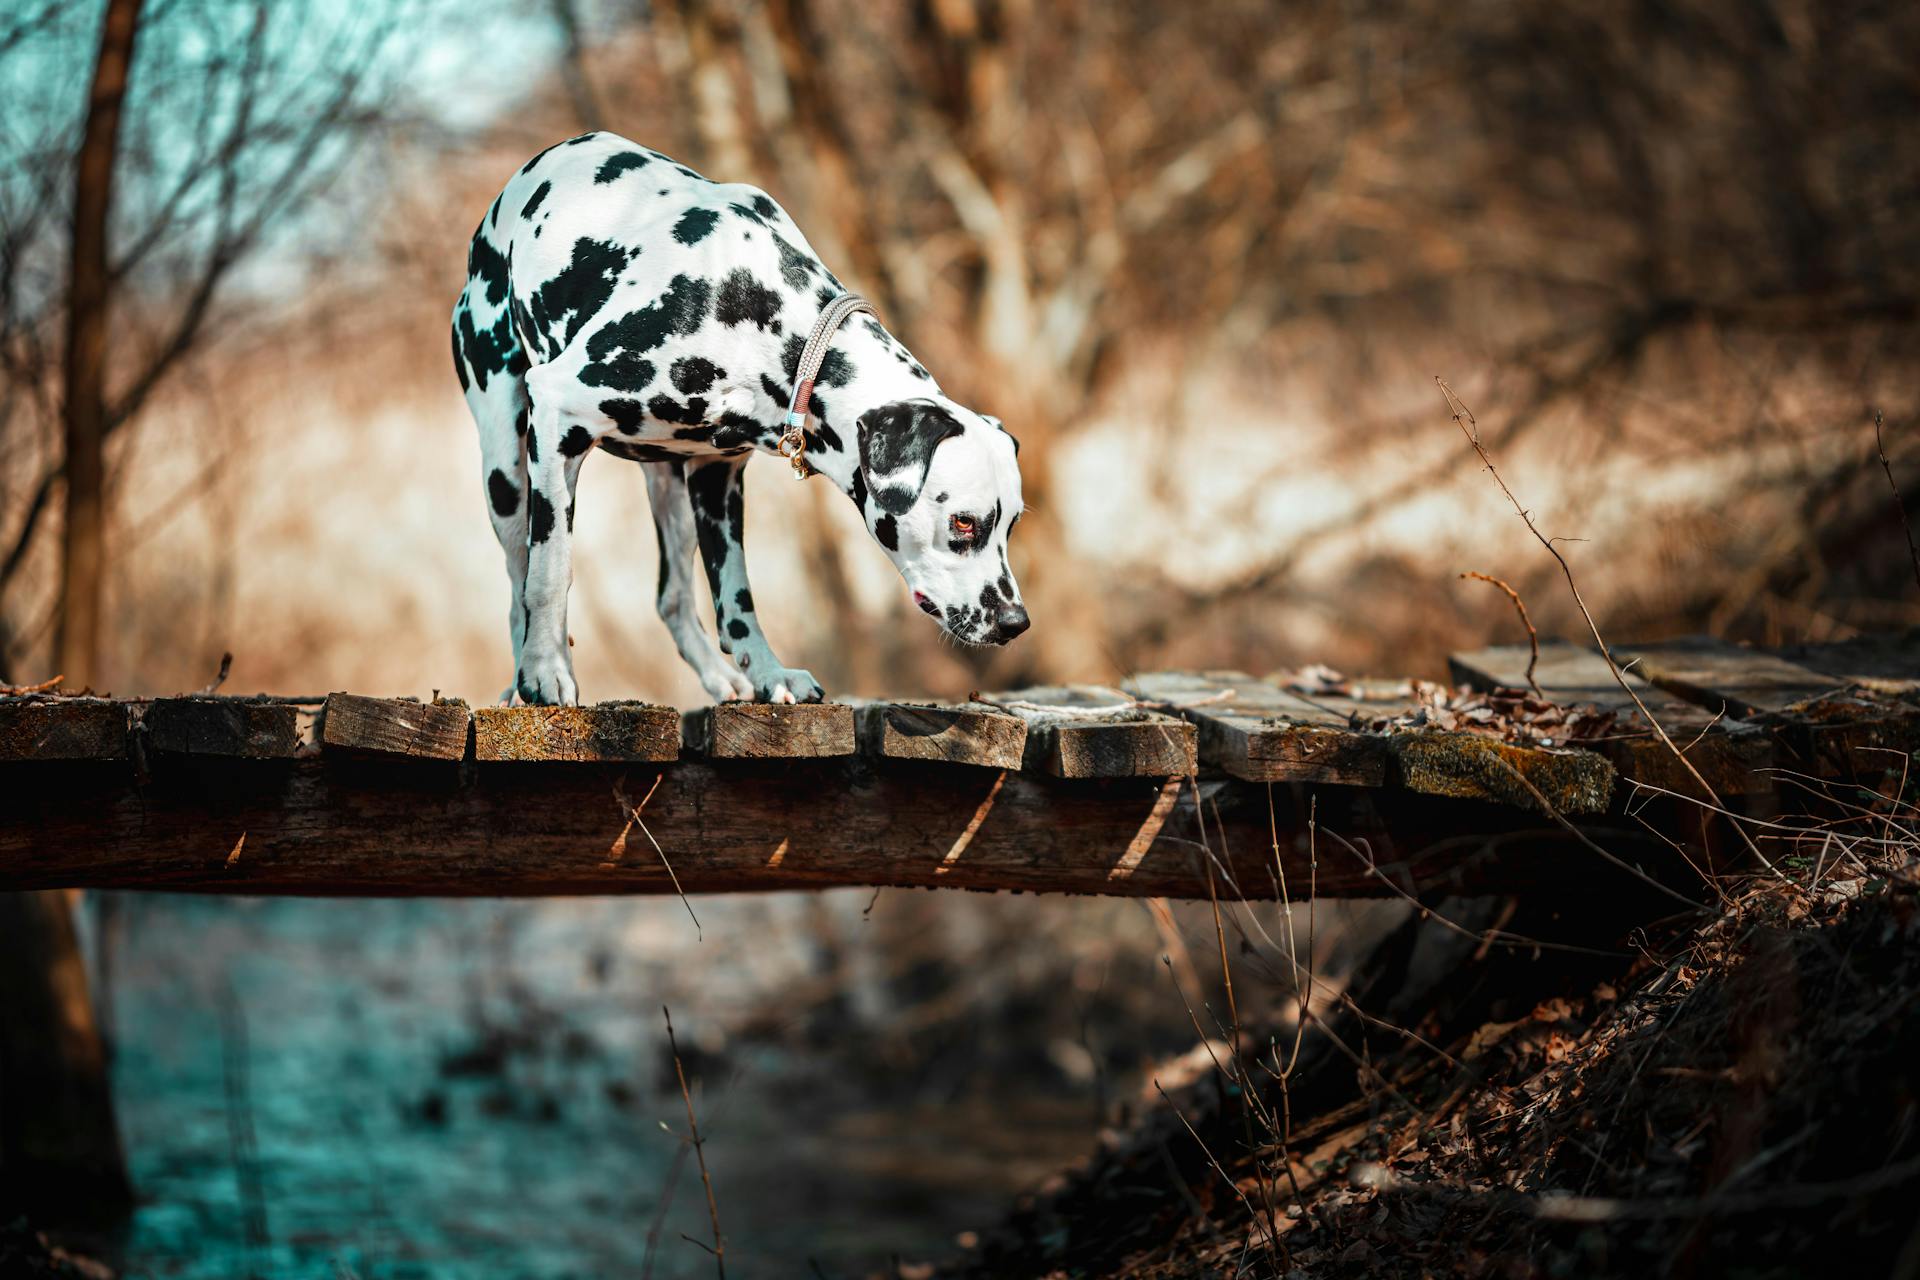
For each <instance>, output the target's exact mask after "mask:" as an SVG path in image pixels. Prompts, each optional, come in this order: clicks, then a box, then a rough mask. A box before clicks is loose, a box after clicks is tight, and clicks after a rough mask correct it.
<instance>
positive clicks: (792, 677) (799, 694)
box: [753, 667, 827, 703]
mask: <svg viewBox="0 0 1920 1280" xmlns="http://www.w3.org/2000/svg"><path fill="white" fill-rule="evenodd" d="M826 696H827V691H826V690H825V689H822V688H821V687H820V682H819V681H818V680H815V679H814V678H813V673H812V672H810V671H796V670H794V669H793V668H791V667H774V668H772V669H771V670H768V671H763V672H756V673H755V679H754V683H753V698H754V701H755V702H787V703H791V702H823V701H825V700H826Z"/></svg>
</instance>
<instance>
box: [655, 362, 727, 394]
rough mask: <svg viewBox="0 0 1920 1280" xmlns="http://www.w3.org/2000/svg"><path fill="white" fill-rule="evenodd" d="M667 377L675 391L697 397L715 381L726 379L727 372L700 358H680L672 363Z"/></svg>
mask: <svg viewBox="0 0 1920 1280" xmlns="http://www.w3.org/2000/svg"><path fill="white" fill-rule="evenodd" d="M667 376H668V377H669V378H671V379H672V380H673V385H674V387H675V389H677V390H679V391H680V392H682V393H684V394H686V395H697V394H699V393H700V392H702V391H705V390H707V389H708V388H710V387H712V386H713V384H714V382H715V381H716V380H717V379H720V378H724V377H726V376H727V371H726V370H725V369H722V368H721V367H720V366H719V365H717V364H715V363H714V362H713V361H711V360H707V359H703V358H702V357H700V356H682V357H681V358H680V359H678V360H675V361H674V362H673V368H672V369H671V370H670V371H669V372H668V374H667Z"/></svg>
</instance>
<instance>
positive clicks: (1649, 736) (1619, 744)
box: [1447, 640, 1773, 799]
mask: <svg viewBox="0 0 1920 1280" xmlns="http://www.w3.org/2000/svg"><path fill="white" fill-rule="evenodd" d="M1528 654H1529V650H1528V649H1527V647H1526V646H1524V645H1501V646H1498V647H1496V648H1491V649H1480V650H1476V651H1475V652H1472V653H1457V654H1454V655H1453V656H1452V657H1450V658H1448V659H1447V665H1448V666H1449V667H1450V668H1451V669H1452V672H1453V678H1454V679H1455V680H1456V681H1459V682H1460V683H1462V684H1468V685H1471V686H1473V687H1474V688H1476V689H1495V688H1500V689H1524V688H1526V685H1527V658H1528ZM1624 678H1625V680H1626V682H1627V684H1628V685H1629V686H1630V687H1631V688H1632V689H1633V691H1634V692H1635V693H1636V694H1638V695H1639V697H1640V701H1641V702H1642V703H1644V704H1645V706H1646V708H1647V710H1648V711H1649V712H1651V713H1652V714H1653V716H1654V718H1655V719H1657V720H1658V721H1659V722H1660V725H1661V727H1662V728H1664V729H1665V730H1666V731H1667V735H1668V736H1669V737H1670V738H1671V739H1672V740H1673V743H1674V745H1675V746H1677V747H1679V748H1681V749H1682V750H1683V751H1684V753H1685V754H1686V758H1687V761H1688V763H1690V764H1692V766H1693V767H1694V768H1695V769H1696V770H1698V771H1699V772H1700V774H1701V776H1702V777H1704V778H1705V779H1706V780H1707V783H1708V785H1710V786H1711V787H1712V788H1713V789H1714V792H1715V793H1716V794H1717V795H1720V796H1749V795H1765V794H1767V793H1769V792H1771V791H1772V790H1773V777H1772V775H1771V774H1769V773H1767V772H1766V770H1767V768H1768V767H1769V766H1770V765H1771V764H1772V763H1773V739H1772V737H1771V736H1770V735H1768V734H1766V733H1764V732H1761V731H1760V730H1757V729H1750V728H1745V727H1736V728H1731V729H1730V728H1729V727H1728V726H1727V724H1726V721H1725V720H1724V719H1717V718H1716V717H1715V716H1714V714H1713V713H1712V712H1709V711H1708V710H1706V709H1705V708H1704V707H1700V706H1697V705H1695V704H1694V703H1691V702H1688V701H1686V700H1685V699H1683V698H1680V697H1678V696H1677V695H1675V694H1672V693H1668V692H1667V691H1666V690H1665V689H1661V688H1659V687H1657V686H1655V685H1651V684H1648V683H1647V682H1646V681H1645V680H1642V679H1640V678H1639V677H1638V676H1636V675H1634V674H1633V673H1632V672H1627V673H1626V674H1625V677H1624ZM1534 679H1535V680H1536V681H1537V682H1538V683H1539V685H1540V689H1541V692H1543V693H1545V694H1546V695H1547V697H1548V699H1550V700H1551V701H1553V702H1555V703H1557V704H1559V705H1561V706H1585V705H1591V706H1594V707H1597V708H1598V709H1600V710H1601V711H1610V712H1612V713H1614V714H1615V715H1616V716H1618V717H1619V719H1618V722H1617V724H1616V726H1615V728H1614V730H1613V731H1612V732H1610V733H1609V734H1607V735H1606V736H1605V737H1604V738H1603V739H1602V740H1600V741H1594V742H1581V743H1579V744H1577V745H1579V746H1582V747H1586V748H1587V749H1589V750H1593V751H1598V752H1599V753H1600V754H1602V755H1604V756H1606V757H1607V758H1608V759H1609V760H1611V761H1613V764H1614V767H1615V768H1616V769H1618V770H1619V771H1620V774H1621V776H1622V777H1625V778H1627V779H1629V780H1631V781H1634V782H1640V783H1645V784H1646V785H1648V786H1654V787H1660V788H1662V789H1664V790H1668V791H1678V792H1680V793H1681V794H1682V795H1689V796H1694V797H1696V798H1701V799H1704V798H1705V797H1703V796H1701V795H1700V784H1699V783H1698V782H1696V781H1695V780H1694V778H1693V776H1692V774H1690V773H1689V772H1688V771H1687V768H1686V766H1685V765H1683V764H1682V763H1681V762H1680V761H1679V760H1677V759H1675V758H1674V754H1673V752H1672V751H1671V750H1669V749H1668V747H1667V745H1666V744H1665V743H1663V742H1661V741H1660V739H1659V738H1658V737H1656V736H1655V734H1654V732H1653V729H1652V728H1651V727H1650V726H1649V725H1648V724H1647V721H1646V718H1645V717H1644V716H1642V715H1641V714H1640V712H1639V710H1638V709H1637V708H1636V707H1635V706H1634V703H1633V699H1632V698H1630V697H1628V696H1627V694H1626V693H1625V691H1623V690H1622V689H1621V688H1620V684H1619V682H1618V681H1616V680H1615V679H1614V678H1613V675H1612V670H1611V668H1609V667H1608V665H1607V660H1606V659H1605V658H1603V657H1601V656H1600V655H1599V654H1598V653H1596V652H1594V651H1593V650H1591V649H1585V648H1582V647H1580V646H1579V645H1574V644H1567V643H1565V642H1564V641H1558V640H1550V641H1547V642H1545V643H1543V644H1542V645H1541V646H1540V662H1539V666H1538V667H1537V668H1536V669H1535V672H1534Z"/></svg>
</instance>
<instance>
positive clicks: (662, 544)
mask: <svg viewBox="0 0 1920 1280" xmlns="http://www.w3.org/2000/svg"><path fill="white" fill-rule="evenodd" d="M653 547H654V551H655V552H656V553H657V554H658V559H659V565H660V572H659V575H658V576H657V578H656V579H655V581H654V585H653V598H654V599H655V600H664V599H666V596H667V575H668V574H669V573H670V572H671V571H672V568H673V566H672V563H671V562H670V561H669V560H668V559H667V535H666V533H665V532H664V531H662V530H661V528H660V522H659V521H658V520H655V521H654V522H653Z"/></svg>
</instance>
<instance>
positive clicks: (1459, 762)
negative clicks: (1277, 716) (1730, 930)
mask: <svg viewBox="0 0 1920 1280" xmlns="http://www.w3.org/2000/svg"><path fill="white" fill-rule="evenodd" d="M1270 679H1271V680H1272V681H1273V682H1278V681H1279V680H1281V679H1284V677H1272V678H1270ZM1350 683H1351V684H1352V685H1353V686H1354V688H1355V694H1354V695H1351V696H1349V695H1341V694H1321V693H1313V694H1305V693H1299V694H1295V695H1294V696H1295V697H1299V698H1301V699H1303V700H1306V701H1309V702H1311V703H1312V704H1313V705H1314V706H1317V707H1319V708H1320V709H1321V710H1322V711H1323V712H1325V713H1327V714H1329V715H1332V716H1335V717H1339V718H1342V719H1345V720H1346V721H1347V722H1348V723H1350V724H1353V725H1356V726H1359V725H1366V724H1371V723H1373V722H1375V721H1380V720H1393V719H1396V718H1399V717H1402V716H1409V717H1410V716H1411V715H1413V714H1414V713H1416V712H1418V711H1419V710H1420V703H1419V702H1418V700H1417V699H1415V698H1414V697H1413V696H1411V694H1403V693H1401V692H1400V689H1401V688H1402V687H1404V682H1401V681H1380V680H1358V681H1352V682H1350ZM1362 695H1364V696H1362ZM1355 732H1360V730H1359V729H1357V728H1356V730H1355ZM1369 736H1372V737H1376V738H1378V739H1379V741H1380V742H1381V746H1382V748H1383V749H1384V750H1385V751H1386V753H1387V756H1388V758H1389V759H1390V760H1391V762H1392V765H1391V767H1390V768H1389V770H1388V773H1387V778H1388V781H1389V782H1391V783H1394V784H1397V785H1399V786H1402V787H1405V788H1407V789H1408V790H1409V791H1417V792H1420V793H1421V794H1423V795H1432V796H1451V797H1453V798H1455V799H1461V800H1492V801H1495V802H1497V803H1500V804H1508V805H1514V806H1516V807H1518V808H1522V809H1529V810H1538V809H1539V801H1538V800H1537V799H1536V798H1535V796H1534V792H1535V791H1538V792H1539V793H1540V795H1541V796H1542V797H1544V798H1545V800H1546V802H1547V803H1548V804H1549V805H1551V806H1552V807H1553V809H1554V810H1555V811H1556V812H1558V813H1563V814H1567V813H1599V812H1601V811H1603V810H1604V809H1605V808H1606V807H1607V805H1608V803H1609V801H1610V797H1611V795H1612V792H1613V781H1614V769H1613V765H1612V764H1611V763H1609V762H1608V761H1607V760H1606V758H1605V757H1603V756H1599V755H1596V754H1594V753H1593V752H1591V751H1585V750H1580V749H1572V750H1545V749H1542V748H1539V747H1535V746H1531V745H1527V746H1522V745H1519V744H1516V743H1511V742H1505V741H1502V740H1501V739H1499V738H1495V737H1492V736H1489V735H1487V734H1480V733H1468V732H1464V731H1454V730H1446V729H1438V728H1423V727H1420V726H1418V725H1408V726H1404V727H1402V726H1395V727H1392V728H1389V729H1385V730H1381V731H1378V732H1376V733H1372V734H1370V735H1369ZM1523 780H1524V781H1523ZM1529 788H1531V789H1529Z"/></svg>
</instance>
